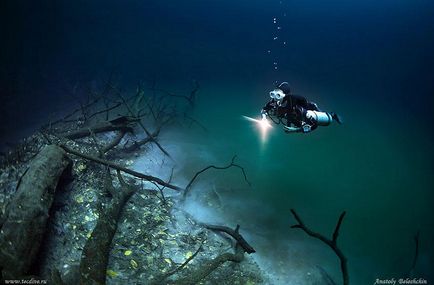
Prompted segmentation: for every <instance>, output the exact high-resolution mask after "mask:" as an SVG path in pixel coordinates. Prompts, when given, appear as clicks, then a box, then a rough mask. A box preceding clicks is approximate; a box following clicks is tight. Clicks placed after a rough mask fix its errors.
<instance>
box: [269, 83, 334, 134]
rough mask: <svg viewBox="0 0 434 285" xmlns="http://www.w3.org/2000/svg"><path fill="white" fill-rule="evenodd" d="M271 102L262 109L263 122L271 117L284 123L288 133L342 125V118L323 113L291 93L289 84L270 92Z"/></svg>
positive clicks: (280, 85)
mask: <svg viewBox="0 0 434 285" xmlns="http://www.w3.org/2000/svg"><path fill="white" fill-rule="evenodd" d="M270 97H271V100H270V101H269V102H268V103H267V104H266V105H265V106H264V108H262V110H261V115H262V120H266V118H267V117H269V118H270V119H271V120H272V121H273V122H274V123H276V124H280V123H282V124H283V125H284V126H283V129H284V131H285V132H286V133H309V132H311V131H313V130H315V129H316V128H317V127H318V126H328V125H330V123H331V122H332V121H333V120H335V121H336V122H338V123H339V124H342V119H341V117H340V116H339V115H338V114H336V113H334V112H331V113H328V112H323V111H321V110H320V109H319V108H318V106H317V104H315V103H313V102H310V101H308V100H307V99H306V98H304V97H302V96H298V95H294V94H292V93H291V89H290V88H289V84H288V82H282V83H280V84H278V85H277V88H276V89H274V90H273V91H271V92H270Z"/></svg>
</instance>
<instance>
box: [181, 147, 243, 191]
mask: <svg viewBox="0 0 434 285" xmlns="http://www.w3.org/2000/svg"><path fill="white" fill-rule="evenodd" d="M236 158H237V156H236V155H234V156H233V157H232V160H231V163H230V164H229V165H227V166H215V165H210V166H207V167H205V168H204V169H202V170H200V171H198V172H196V174H195V175H194V176H193V178H192V179H191V180H190V182H189V183H188V185H187V187H185V191H184V194H183V199H185V198H186V197H187V194H188V192H189V190H190V188H191V186H192V185H193V183H194V181H195V180H196V178H197V177H198V176H199V175H200V174H202V173H204V172H205V171H207V170H208V169H218V170H222V169H228V168H230V167H236V168H239V169H240V170H241V171H242V173H243V176H244V180H245V181H246V182H247V184H249V186H250V182H249V180H248V179H247V175H246V172H245V171H244V168H243V167H241V166H240V165H238V164H235V163H234V162H235V159H236Z"/></svg>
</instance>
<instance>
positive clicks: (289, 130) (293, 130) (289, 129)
mask: <svg viewBox="0 0 434 285" xmlns="http://www.w3.org/2000/svg"><path fill="white" fill-rule="evenodd" d="M283 130H284V131H285V132H286V133H300V132H302V131H303V129H302V128H301V127H288V126H283Z"/></svg>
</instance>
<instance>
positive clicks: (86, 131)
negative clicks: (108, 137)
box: [64, 116, 137, 140]
mask: <svg viewBox="0 0 434 285" xmlns="http://www.w3.org/2000/svg"><path fill="white" fill-rule="evenodd" d="M136 122H137V119H134V118H130V117H126V116H122V117H119V118H116V119H113V120H110V121H104V122H98V123H96V124H94V125H92V126H89V127H85V128H82V129H78V130H75V131H71V132H69V133H67V134H65V135H64V137H65V138H68V139H71V140H73V139H79V138H84V137H87V136H90V135H91V134H92V133H94V134H97V133H104V132H110V131H121V132H132V131H133V128H132V125H133V124H134V123H136Z"/></svg>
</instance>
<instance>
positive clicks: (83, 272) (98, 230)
mask: <svg viewBox="0 0 434 285" xmlns="http://www.w3.org/2000/svg"><path fill="white" fill-rule="evenodd" d="M117 176H118V179H119V182H120V184H121V191H115V189H114V187H113V185H112V181H111V177H110V172H109V171H107V177H106V182H105V184H106V185H105V188H106V189H107V190H108V191H109V192H110V193H111V194H112V195H113V198H112V201H111V203H110V204H109V205H107V206H106V207H105V208H104V209H103V210H102V211H101V213H100V216H99V219H98V222H97V224H96V226H95V228H94V230H93V231H92V234H91V236H90V237H89V239H88V240H87V242H86V245H85V246H84V248H83V253H82V255H81V262H80V284H105V280H106V270H107V264H108V261H109V255H110V249H111V242H112V239H113V236H114V235H115V232H116V229H117V223H118V220H119V217H120V213H121V211H122V209H123V208H124V205H125V203H126V202H127V201H128V199H129V198H130V197H131V195H133V194H134V192H135V189H134V187H132V186H130V185H128V184H127V183H126V182H125V181H124V179H123V178H122V175H121V174H120V171H119V170H118V171H117Z"/></svg>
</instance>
